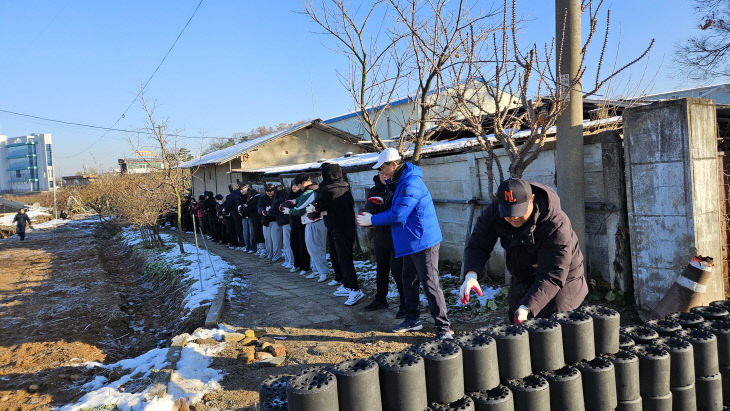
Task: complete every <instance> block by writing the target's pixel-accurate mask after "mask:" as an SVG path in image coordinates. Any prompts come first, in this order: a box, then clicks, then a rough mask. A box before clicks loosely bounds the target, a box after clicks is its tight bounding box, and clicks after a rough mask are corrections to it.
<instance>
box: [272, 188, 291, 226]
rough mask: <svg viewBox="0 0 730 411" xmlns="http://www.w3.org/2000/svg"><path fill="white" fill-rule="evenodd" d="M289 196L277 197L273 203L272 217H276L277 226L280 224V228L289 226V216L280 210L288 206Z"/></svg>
mask: <svg viewBox="0 0 730 411" xmlns="http://www.w3.org/2000/svg"><path fill="white" fill-rule="evenodd" d="M287 197H288V194H287V195H286V196H283V197H278V198H277V197H275V198H274V201H273V202H272V203H271V211H272V213H271V215H273V216H274V217H276V224H279V225H280V226H283V225H287V224H289V214H284V213H283V212H282V211H280V210H279V209H280V208H284V207H285V206H286V200H287Z"/></svg>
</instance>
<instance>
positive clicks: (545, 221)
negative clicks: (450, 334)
mask: <svg viewBox="0 0 730 411" xmlns="http://www.w3.org/2000/svg"><path fill="white" fill-rule="evenodd" d="M530 186H532V193H533V194H534V195H535V202H534V206H535V211H534V212H533V214H532V216H530V218H529V220H528V221H527V222H526V223H525V225H523V226H522V227H519V228H515V227H513V226H512V225H510V224H509V223H507V222H506V221H505V220H504V218H502V217H500V216H499V208H498V205H497V200H494V201H493V202H492V203H491V204H490V205H489V206H487V208H486V209H485V210H484V211H483V212H482V215H481V216H479V218H478V219H477V223H476V226H475V227H474V231H473V232H472V234H471V237H470V238H469V241H468V242H467V245H466V249H465V251H464V269H465V271H467V272H468V271H475V272H476V273H482V271H483V270H484V264H485V263H486V262H487V260H488V259H489V256H490V254H491V253H492V250H493V249H494V245H495V244H496V242H497V239H499V241H500V244H501V245H502V247H503V248H504V249H505V252H506V264H507V269H508V270H509V272H510V274H511V275H512V278H513V280H512V284H513V285H512V287H510V296H509V300H510V301H509V303H510V308H511V309H512V310H515V309H516V308H517V307H519V306H520V305H524V306H526V307H527V308H528V309H529V310H530V313H531V314H532V315H534V316H538V315H539V313H540V312H541V311H542V310H543V308H545V307H546V306H547V305H548V304H549V303H551V301H553V300H554V304H551V307H550V311H566V310H572V309H575V308H577V307H578V306H579V305H580V304H581V302H583V299H584V298H585V296H586V294H587V293H588V285H587V283H586V281H585V277H584V274H583V254H582V253H581V251H580V246H579V245H578V238H577V236H576V235H575V232H574V231H573V228H572V226H571V224H570V220H569V219H568V216H567V215H566V214H565V212H563V210H562V209H561V208H560V198H559V197H558V194H557V193H556V192H555V191H553V190H552V189H551V188H549V187H547V186H545V185H542V184H537V183H530ZM513 290H514V293H513Z"/></svg>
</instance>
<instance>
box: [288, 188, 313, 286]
mask: <svg viewBox="0 0 730 411" xmlns="http://www.w3.org/2000/svg"><path fill="white" fill-rule="evenodd" d="M301 194H302V192H301V191H299V186H298V185H297V184H294V181H292V185H291V192H290V193H289V195H288V196H287V200H288V201H287V205H288V207H287V208H289V209H292V208H294V205H296V203H297V199H298V198H299V196H300V195H301ZM289 225H290V226H291V233H290V235H289V245H290V246H291V250H292V254H293V260H294V261H293V263H294V264H293V265H294V266H293V267H292V268H291V269H290V270H289V271H291V272H292V273H294V272H297V271H299V274H300V275H301V274H303V273H305V272H307V271H310V270H311V269H312V268H311V260H310V258H311V257H310V256H309V251H307V243H306V239H305V237H306V236H305V231H304V228H305V227H304V224H302V218H301V217H297V216H294V215H291V214H290V215H289Z"/></svg>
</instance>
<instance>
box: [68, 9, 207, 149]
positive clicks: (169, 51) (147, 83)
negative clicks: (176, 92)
mask: <svg viewBox="0 0 730 411" xmlns="http://www.w3.org/2000/svg"><path fill="white" fill-rule="evenodd" d="M202 4H203V0H200V1H199V2H198V5H197V6H195V10H193V13H192V14H191V15H190V18H189V19H188V21H186V22H185V25H184V26H183V28H182V29H181V30H180V32H179V33H178V34H177V37H175V41H173V42H172V45H171V46H170V48H169V49H168V50H167V53H165V55H164V56H163V57H162V60H160V63H159V64H157V67H155V70H154V71H152V74H150V76H149V78H148V79H147V81H146V82H145V83H144V85H142V88H140V90H139V92H138V93H137V95H136V96H134V98H133V99H132V101H130V102H129V104H128V105H127V108H125V109H124V111H123V112H122V114H121V115H120V116H119V118H117V120H116V121H115V122H114V124H112V126H111V127H108V128H107V129H106V131H105V132H104V133H103V134H102V135H101V136H99V138H97V139H96V140H94V142H92V143H91V144H90V145H89V146H88V147H86V148H85V149H83V150H82V151H80V152H78V153H77V154H74V155H73V156H70V157H75V156H77V155H79V154H81V153H84V152H86V151H89V150H90V149H91V148H92V147H94V145H96V143H98V142H99V141H101V140H102V139H103V138H104V137H105V136H106V135H107V134H108V133H109V131H112V130H113V129H114V127H116V125H117V124H119V122H120V121H121V120H122V119H123V118H125V117H126V115H127V112H128V111H129V109H130V108H132V106H133V105H134V103H135V102H136V101H137V99H139V96H141V95H142V93H144V90H145V89H146V88H147V86H148V85H149V84H150V82H151V81H152V78H153V77H154V76H155V74H157V71H158V70H159V69H160V67H162V64H163V63H164V62H165V60H167V56H169V55H170V53H171V52H172V49H174V48H175V45H176V44H177V42H178V40H180V37H182V35H183V33H184V32H185V29H187V28H188V25H190V22H191V21H192V20H193V17H195V13H197V12H198V9H199V8H200V6H201V5H202ZM100 128H101V127H100ZM66 158H68V157H66Z"/></svg>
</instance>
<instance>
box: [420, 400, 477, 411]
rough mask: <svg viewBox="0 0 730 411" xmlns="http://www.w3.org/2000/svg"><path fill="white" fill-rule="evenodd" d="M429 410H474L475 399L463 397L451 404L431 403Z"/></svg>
mask: <svg viewBox="0 0 730 411" xmlns="http://www.w3.org/2000/svg"><path fill="white" fill-rule="evenodd" d="M428 409H429V411H474V401H473V400H472V399H471V398H470V397H463V398H461V399H459V400H457V401H454V402H451V403H449V404H441V403H436V402H434V403H431V404H430V405H429V406H428Z"/></svg>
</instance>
